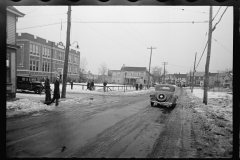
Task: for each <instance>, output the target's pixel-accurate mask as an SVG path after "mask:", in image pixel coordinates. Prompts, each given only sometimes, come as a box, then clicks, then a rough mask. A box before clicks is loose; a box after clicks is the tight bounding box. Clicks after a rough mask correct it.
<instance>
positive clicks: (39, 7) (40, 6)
mask: <svg viewBox="0 0 240 160" xmlns="http://www.w3.org/2000/svg"><path fill="white" fill-rule="evenodd" d="M41 7H42V6H40V7H38V8H36V9H34V10H32V11H31V12H28V13H27V14H25V16H26V15H28V14H30V13H32V12H34V11H36V10H37V9H39V8H41Z"/></svg>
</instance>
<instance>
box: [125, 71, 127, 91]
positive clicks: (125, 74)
mask: <svg viewBox="0 0 240 160" xmlns="http://www.w3.org/2000/svg"><path fill="white" fill-rule="evenodd" d="M126 74H127V72H124V75H125V78H124V93H125V81H126Z"/></svg>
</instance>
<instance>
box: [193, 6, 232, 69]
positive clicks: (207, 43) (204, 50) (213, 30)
mask: <svg viewBox="0 0 240 160" xmlns="http://www.w3.org/2000/svg"><path fill="white" fill-rule="evenodd" d="M227 9H228V7H227V8H226V9H225V10H224V12H223V14H222V15H221V17H220V19H219V21H218V22H217V23H216V24H215V26H214V27H213V29H212V32H213V31H214V30H215V29H216V25H217V24H218V23H219V22H220V21H221V19H222V17H223V15H224V13H225V12H226V10H227ZM207 44H208V41H207V43H206V45H205V48H204V50H203V53H202V55H201V58H200V60H199V61H198V64H199V62H200V61H201V59H202V56H203V54H204V52H205V49H206V47H207ZM198 64H197V66H198ZM197 66H196V68H197Z"/></svg>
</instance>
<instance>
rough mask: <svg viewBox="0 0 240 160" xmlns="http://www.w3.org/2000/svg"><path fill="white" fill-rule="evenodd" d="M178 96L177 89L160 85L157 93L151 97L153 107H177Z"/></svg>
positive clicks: (157, 87) (156, 88) (167, 85)
mask: <svg viewBox="0 0 240 160" xmlns="http://www.w3.org/2000/svg"><path fill="white" fill-rule="evenodd" d="M177 99H178V96H177V95H176V93H175V87H174V86H173V85H170V84H158V85H156V87H155V92H154V93H153V94H151V95H150V104H151V106H157V105H159V106H165V107H175V106H176V101H177Z"/></svg>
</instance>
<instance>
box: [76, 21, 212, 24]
mask: <svg viewBox="0 0 240 160" xmlns="http://www.w3.org/2000/svg"><path fill="white" fill-rule="evenodd" d="M72 22H73V23H150V24H154V23H155V24H158V23H160V24H161V23H193V24H194V23H208V21H192V22H191V21H189V22H117V21H115V22H107V21H101V22H100V21H99V22H97V21H72Z"/></svg>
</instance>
